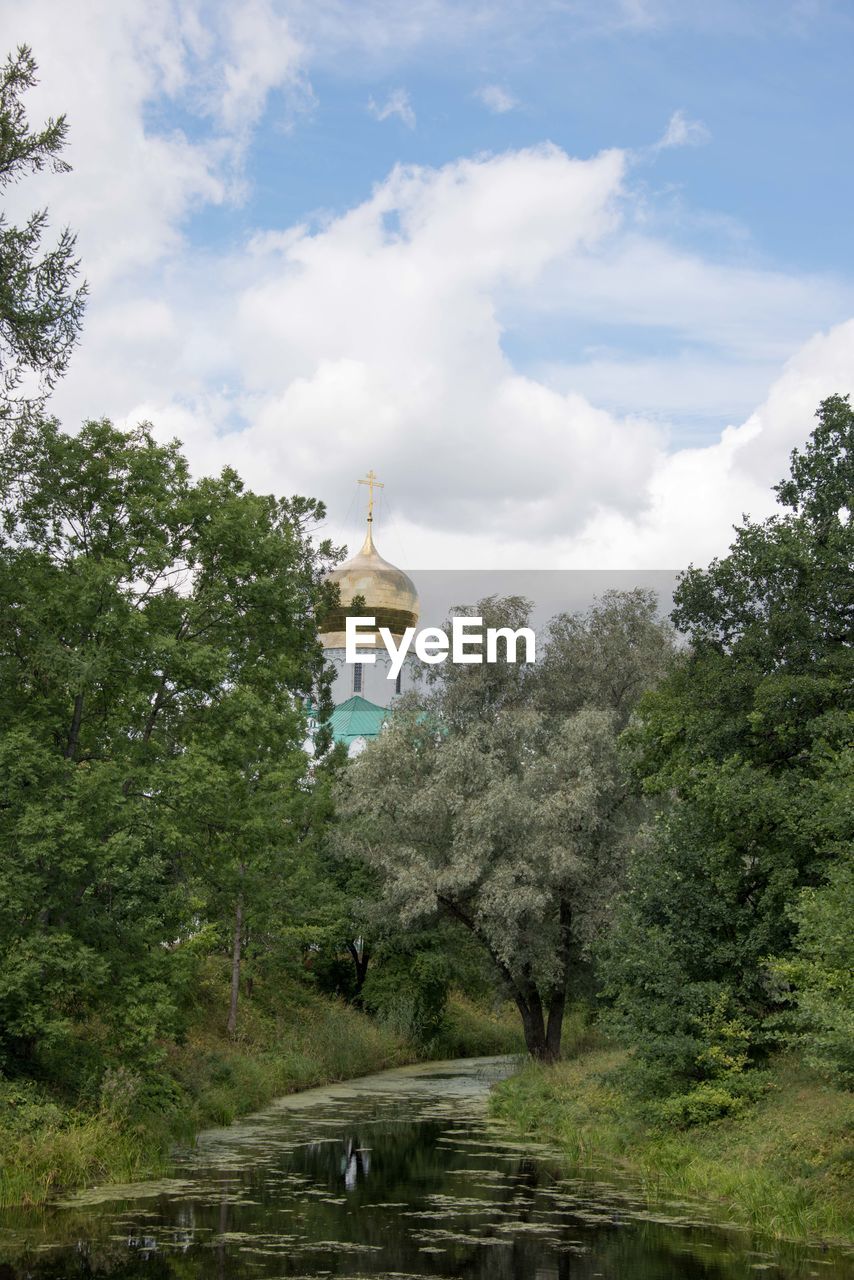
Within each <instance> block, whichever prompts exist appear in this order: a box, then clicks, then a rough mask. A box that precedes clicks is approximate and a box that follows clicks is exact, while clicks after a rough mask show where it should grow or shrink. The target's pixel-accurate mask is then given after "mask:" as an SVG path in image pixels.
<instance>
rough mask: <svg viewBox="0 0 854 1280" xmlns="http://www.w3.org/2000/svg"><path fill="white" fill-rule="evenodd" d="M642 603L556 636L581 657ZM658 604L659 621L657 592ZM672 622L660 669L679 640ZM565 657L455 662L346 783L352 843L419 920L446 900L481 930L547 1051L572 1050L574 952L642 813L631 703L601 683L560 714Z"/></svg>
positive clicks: (510, 614) (397, 907)
mask: <svg viewBox="0 0 854 1280" xmlns="http://www.w3.org/2000/svg"><path fill="white" fill-rule="evenodd" d="M639 607H640V601H639V600H638V598H637V597H636V596H633V597H630V598H626V599H622V600H621V598H620V597H618V596H616V595H615V596H612V597H609V599H608V601H607V602H605V603H604V605H603V606H600V608H599V610H598V611H597V610H594V611H592V612H591V613H590V614H589V615H588V616H587V617H586V618H585V619H578V620H576V623H575V624H573V627H570V626H569V625H568V624H567V625H566V626H564V627H562V628H557V631H558V632H559V636H560V638H559V640H558V641H556V644H559V645H560V646H562V652H563V656H564V657H565V658H566V659H567V660H568V657H569V655H568V650H569V647H570V644H571V641H570V638H569V637H570V635H572V636H575V637H577V639H578V642H579V644H581V643H583V644H587V643H589V642H590V641H591V636H592V635H593V634H594V633H596V632H597V631H601V632H604V630H606V629H608V630H609V631H610V632H612V633H613V634H618V633H622V634H623V635H625V634H627V632H628V630H629V628H627V627H625V626H624V625H623V624H624V623H625V620H626V616H627V614H629V613H631V612H632V611H635V610H637V609H638V608H639ZM643 608H644V609H645V611H646V616H647V618H648V619H649V620H650V622H651V623H652V621H653V620H654V601H653V600H652V599H651V598H649V597H647V598H646V600H645V602H644V603H643ZM467 612H473V613H477V614H478V615H479V616H482V617H484V619H485V622H486V624H487V625H490V626H495V625H501V626H512V627H514V628H516V627H518V626H520V625H524V624H525V623H526V622H527V605H526V602H524V601H522V600H519V599H517V598H508V599H507V600H496V599H489V600H483V601H481V602H480V603H479V604H478V605H477V606H476V607H475V608H474V609H472V610H469V611H467ZM615 624H617V625H616V626H615ZM658 636H659V648H656V649H655V650H654V652H655V659H656V661H655V663H654V664H653V666H654V667H656V668H657V665H658V663H659V662H660V660H661V652H660V651H666V650H667V649H668V648H669V640H668V637H667V635H666V633H665V632H664V631H662V630H661V629H659V630H658ZM625 656H626V660H627V661H628V660H629V655H628V653H626V655H625ZM552 658H553V660H552V661H551V662H549V661H548V660H547V661H546V662H545V663H544V666H543V675H542V677H541V678H540V677H537V676H535V674H534V671H532V669H531V668H526V667H524V666H522V665H519V666H516V665H514V664H512V663H500V664H484V665H480V666H456V667H454V666H451V667H449V669H448V670H447V672H446V673H445V674H444V677H443V679H442V680H441V682H439V683H438V684H437V685H436V686H435V691H434V692H433V694H432V695H431V696H427V697H426V698H425V699H423V700H420V701H419V700H414V701H410V702H409V704H408V705H406V704H403V705H401V708H400V709H399V710H398V711H397V712H396V714H395V716H394V717H393V719H392V721H391V723H390V725H389V727H388V728H387V729H386V730H385V731H384V732H383V734H382V735H381V736H380V737H379V739H378V740H377V741H376V742H374V743H372V744H371V745H370V747H369V748H368V749H367V750H366V751H364V752H363V753H362V755H361V756H359V757H358V759H357V760H356V761H355V762H353V764H352V765H351V766H350V767H349V769H348V770H347V771H346V772H345V774H344V775H343V778H342V782H341V786H340V789H339V806H340V819H341V822H340V830H341V833H342V834H341V843H342V848H343V850H344V851H345V852H346V853H348V854H350V855H351V856H352V855H353V854H356V855H358V856H361V857H362V858H364V859H365V860H366V861H367V862H368V863H369V864H370V865H371V866H373V867H375V868H376V869H377V871H378V872H379V873H380V876H381V879H382V882H383V884H384V889H385V895H386V900H387V902H388V903H389V905H390V907H391V908H392V909H393V910H394V912H395V913H396V914H397V916H398V918H399V919H400V920H401V921H402V922H403V923H404V924H407V923H411V922H414V921H417V920H429V919H430V917H431V916H434V915H435V914H436V913H441V914H443V915H445V916H446V917H448V918H449V919H452V920H454V921H456V922H457V924H458V925H459V926H461V927H463V928H465V929H467V930H468V931H470V933H471V934H472V935H473V936H474V937H475V938H477V940H478V941H479V943H480V944H481V945H482V946H483V947H484V948H485V949H486V951H487V952H488V954H489V956H490V957H491V959H492V961H493V963H494V965H495V967H496V969H497V970H498V972H499V973H500V975H501V977H502V979H503V981H504V983H505V985H506V988H507V990H508V992H509V994H510V995H511V996H512V998H513V1000H514V1001H515V1003H516V1005H517V1008H518V1009H519V1013H520V1016H521V1018H522V1023H523V1027H524V1031H525V1039H526V1044H527V1046H528V1049H529V1051H530V1052H531V1053H532V1054H533V1055H535V1056H536V1057H538V1058H543V1059H554V1058H557V1057H558V1056H559V1055H560V1045H561V1031H562V1025H563V1015H564V1009H565V1005H566V999H567V992H568V987H569V982H570V977H571V969H572V965H573V961H574V958H575V956H576V955H577V951H578V948H579V947H583V946H584V945H586V944H588V943H589V942H590V940H591V938H592V937H593V936H594V935H595V933H596V932H597V930H598V929H599V928H600V927H601V924H602V920H603V918H604V917H605V916H606V915H607V909H608V903H609V900H610V897H611V895H612V893H613V892H614V890H615V887H616V885H617V883H618V882H619V879H620V875H621V871H622V865H623V859H624V856H625V851H626V848H627V843H628V840H629V838H630V836H631V833H632V832H633V830H634V827H635V825H636V821H637V802H636V800H635V799H634V798H633V797H632V795H631V794H630V790H629V788H628V787H627V785H626V780H625V777H624V774H623V771H622V769H621V766H620V762H619V758H618V751H617V732H618V725H619V722H618V718H617V715H616V713H615V712H614V710H613V709H612V708H611V707H606V706H602V705H601V704H600V705H597V702H596V701H595V699H597V698H598V697H599V694H600V689H599V687H598V686H594V687H587V688H586V689H585V693H587V695H588V698H589V699H591V700H587V699H585V697H584V696H581V697H579V699H578V705H577V706H576V707H575V708H574V709H573V710H572V712H571V713H570V714H567V715H565V716H562V715H559V714H557V715H554V716H553V715H551V714H550V712H551V707H552V705H556V706H557V705H559V699H560V696H561V692H562V691H561V687H560V686H561V680H562V674H561V673H562V670H563V665H562V662H561V661H559V660H558V656H557V654H556V653H555V654H553V655H552ZM582 666H583V663H582V662H581V661H580V660H579V662H578V669H579V670H580V669H581V667H582ZM550 679H554V680H555V684H554V685H553V686H550V685H549V680H550ZM550 688H551V693H552V695H553V697H552V699H550V698H549V690H550Z"/></svg>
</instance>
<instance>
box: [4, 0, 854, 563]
mask: <svg viewBox="0 0 854 1280" xmlns="http://www.w3.org/2000/svg"><path fill="white" fill-rule="evenodd" d="M0 14H2V15H3V16H4V29H5V30H7V31H8V32H9V33H10V36H9V41H8V42H9V43H10V44H11V43H13V42H14V41H16V40H22V39H23V40H26V41H28V42H29V43H30V44H31V45H32V46H33V48H34V51H35V54H36V57H37V59H38V60H39V62H40V65H41V70H42V83H41V85H40V86H39V89H38V91H37V93H36V95H35V96H34V99H33V107H34V111H41V112H42V113H43V114H46V113H47V112H48V111H52V112H56V111H59V110H65V111H67V113H68V115H69V119H70V123H71V129H72V145H71V152H70V158H71V160H72V163H73V165H74V173H73V174H72V175H70V177H69V178H67V179H62V180H57V179H54V178H51V179H50V180H39V181H38V183H37V184H36V186H35V187H32V188H30V190H29V191H28V192H27V193H23V192H22V193H16V195H15V199H16V200H25V199H29V200H30V201H33V200H36V199H38V198H40V197H41V193H42V192H43V193H44V200H45V202H46V203H48V204H49V205H50V207H51V209H52V211H54V212H55V215H56V217H57V219H58V220H67V221H68V222H69V223H70V224H71V225H72V226H73V227H75V228H76V229H77V231H78V234H79V243H80V247H81V254H82V258H83V263H84V268H85V270H86V273H87V275H88V277H89V279H90V283H91V287H92V294H91V303H90V308H89V317H88V322H87V328H86V334H85V336H84V340H83V344H82V346H81V349H80V351H79V353H78V355H77V357H76V359H75V362H74V365H73V367H72V370H71V372H70V374H69V376H68V378H67V379H66V382H65V383H64V384H63V386H62V388H61V389H60V391H59V392H58V393H57V399H56V408H57V411H58V412H59V413H60V414H61V415H62V417H63V418H64V419H66V420H68V422H69V425H73V423H74V421H77V420H79V419H80V418H81V417H84V416H87V415H93V414H101V413H108V414H110V415H112V416H114V417H115V418H117V420H119V421H123V422H124V421H127V422H130V421H133V420H136V419H138V418H139V417H141V416H145V417H149V418H150V419H151V420H152V421H153V422H154V423H155V425H156V427H157V428H158V430H161V431H162V432H163V433H164V434H173V433H177V434H179V435H180V436H181V437H182V438H183V439H184V441H185V444H186V447H187V450H188V453H189V455H190V458H191V461H192V462H193V465H194V466H196V468H197V469H211V468H215V467H217V466H220V465H223V464H224V463H226V462H227V463H230V464H233V465H236V466H237V467H238V469H240V470H242V471H243V472H244V474H245V475H246V477H247V480H248V481H249V483H252V484H254V485H257V486H265V487H270V486H276V487H278V488H280V489H281V490H283V491H288V490H294V489H302V490H304V491H305V490H308V491H311V492H315V493H318V494H319V496H321V497H324V498H325V499H326V500H327V501H328V503H329V506H330V511H331V513H333V515H332V519H331V526H332V528H333V531H334V532H336V533H337V532H341V533H348V532H349V531H348V530H346V529H344V528H343V525H341V524H340V523H338V524H336V519H337V517H336V516H335V515H334V513H335V512H339V511H341V510H342V509H344V508H345V507H349V506H350V499H351V498H352V496H353V492H354V482H355V478H356V475H357V474H361V473H362V472H364V470H366V469H367V467H368V466H373V467H374V468H375V469H376V470H378V471H382V472H383V473H384V474H385V476H386V478H387V480H388V483H389V495H391V494H392V493H393V494H394V495H395V502H394V504H393V506H394V508H395V509H396V510H397V511H398V512H399V517H398V521H397V523H396V525H395V526H394V528H391V527H390V528H389V531H388V532H389V537H390V538H391V539H392V541H394V539H395V538H397V539H398V540H399V541H401V542H407V543H408V544H409V545H410V546H415V547H416V548H418V553H419V555H420V556H421V558H422V560H423V565H422V567H440V566H441V565H442V564H450V563H453V564H456V563H457V562H458V560H459V557H460V555H463V556H465V557H466V558H467V560H468V562H470V563H471V564H472V565H473V566H476V567H489V566H490V565H493V564H494V565H498V564H503V565H506V564H510V563H512V564H515V565H518V566H519V567H528V566H530V565H531V564H533V563H536V564H543V563H545V564H549V565H554V566H556V567H567V566H579V565H581V566H584V567H593V566H594V565H595V566H596V567H604V566H605V565H609V566H611V567H624V566H627V565H628V564H630V563H637V564H639V565H643V566H644V567H648V568H662V567H670V565H672V564H674V563H677V559H676V557H681V556H684V555H686V554H689V555H692V556H694V557H695V558H703V557H706V558H707V557H708V555H710V554H712V553H714V552H715V551H718V550H721V549H723V548H724V546H725V544H726V539H727V531H728V529H729V526H730V525H731V523H732V521H733V520H734V519H737V518H738V517H739V516H740V514H741V512H742V511H743V510H746V509H749V510H751V511H753V512H755V513H757V514H762V513H763V512H764V511H765V510H767V509H768V508H769V505H770V498H769V496H768V495H769V487H770V485H771V484H772V483H773V482H774V481H775V480H776V479H778V478H779V475H780V473H781V470H782V469H783V468H784V466H785V460H786V456H787V454H788V451H789V449H790V448H791V447H792V445H793V444H795V443H799V442H800V441H802V440H803V438H804V436H805V435H806V432H807V431H808V430H809V426H810V420H811V415H812V412H813V411H814V408H815V405H816V403H817V400H818V398H820V396H821V395H823V394H828V393H830V392H831V391H836V390H841V391H845V390H848V389H849V384H850V383H851V382H852V380H854V324H852V321H851V317H852V316H854V269H852V261H851V256H852V249H851V215H850V210H851V208H852V206H854V176H852V167H851V164H850V159H849V154H850V143H849V138H850V134H851V127H852V119H854V113H852V89H851V82H852V77H851V73H850V66H851V59H852V53H854V9H852V7H851V6H850V4H842V3H832V2H831V0H800V2H798V3H791V2H789V0H779V2H778V3H773V4H772V3H749V2H748V3H742V4H733V3H730V2H729V0H721V2H720V3H712V4H708V3H707V4H699V3H691V2H688V3H685V2H684V0H683V2H682V3H675V2H670V0H600V3H593V2H592V0H567V2H562V0H545V2H541V3H534V4H528V5H524V4H522V3H518V2H517V0H492V2H491V3H477V2H476V0H472V2H471V3H467V4H457V3H449V2H448V0H409V3H394V2H392V0H362V2H361V3H358V4H357V3H355V2H351V0H312V3H305V2H303V0H244V2H243V3H240V4H234V3H231V4H227V3H225V0H150V3H144V2H143V0H78V2H77V3H75V5H74V6H69V7H68V8H67V9H66V8H57V6H56V5H55V4H52V3H51V2H50V0H32V3H31V4H30V5H28V6H27V7H26V11H24V10H23V8H22V6H20V5H15V4H13V3H11V0H0ZM80 67H85V72H84V73H83V74H80V73H79V68H80ZM452 460H455V461H453V465H451V464H452ZM449 471H452V472H453V474H454V478H453V479H448V474H449ZM461 476H462V477H464V479H463V480H461V479H460V477H461Z"/></svg>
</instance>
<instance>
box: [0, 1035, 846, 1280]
mask: <svg viewBox="0 0 854 1280" xmlns="http://www.w3.org/2000/svg"><path fill="white" fill-rule="evenodd" d="M510 1065H511V1064H509V1063H508V1062H507V1061H505V1060H499V1059H495V1060H480V1061H475V1062H467V1063H456V1064H452V1065H451V1066H448V1065H446V1066H445V1067H444V1068H437V1067H428V1068H425V1067H421V1068H409V1069H405V1070H403V1071H398V1072H387V1073H385V1074H383V1075H381V1076H375V1077H371V1078H369V1079H367V1080H364V1081H361V1082H357V1083H356V1084H353V1085H342V1086H339V1087H337V1088H334V1089H330V1090H315V1091H313V1092H312V1093H310V1094H303V1095H300V1096H299V1097H297V1098H293V1099H286V1100H282V1101H281V1102H280V1103H278V1104H276V1105H274V1106H273V1107H270V1108H269V1109H267V1110H266V1111H264V1112H261V1113H259V1114H257V1115H256V1116H252V1117H250V1118H248V1119H247V1120H246V1121H244V1122H242V1123H239V1124H237V1125H234V1126H231V1128H229V1129H224V1130H217V1131H212V1132H209V1133H207V1134H205V1135H203V1136H202V1138H201V1139H200V1140H199V1142H198V1144H197V1145H196V1147H195V1148H194V1149H193V1150H192V1151H187V1152H184V1153H183V1154H181V1155H180V1156H179V1158H178V1160H177V1162H176V1166H175V1169H174V1170H173V1176H172V1177H171V1178H168V1179H164V1180H161V1181H160V1182H150V1183H145V1184H139V1185H136V1186H130V1187H124V1188H110V1189H103V1190H101V1191H97V1190H96V1191H90V1192H86V1193H84V1194H83V1195H81V1196H79V1197H75V1198H74V1199H73V1200H71V1201H69V1202H66V1203H65V1204H63V1205H61V1206H55V1207H53V1208H52V1209H50V1210H48V1211H43V1212H41V1213H25V1212H23V1211H17V1212H15V1213H7V1214H5V1215H0V1257H6V1258H8V1259H9V1261H8V1262H7V1263H6V1264H5V1265H2V1264H0V1280H23V1277H28V1280H59V1278H60V1277H63V1278H65V1277H68V1278H69V1280H76V1278H78V1277H79V1278H81V1280H82V1278H83V1277H87V1278H90V1280H91V1278H94V1277H104V1278H105V1280H106V1278H107V1277H109V1278H110V1280H119V1278H121V1277H128V1278H130V1277H146V1278H147V1280H160V1278H161V1277H162V1278H163V1280H166V1278H168V1280H178V1278H179V1277H180V1278H186V1280H196V1278H199V1280H200V1278H201V1277H209V1276H214V1277H216V1278H217V1280H248V1278H249V1277H252V1278H253V1280H254V1278H255V1277H259V1278H262V1280H263V1278H264V1277H270V1278H271V1280H272V1278H273V1277H276V1278H277V1280H286V1278H288V1280H308V1278H309V1277H312V1278H315V1277H321V1276H323V1277H338V1278H340V1280H367V1278H368V1277H371V1278H373V1280H380V1278H384V1280H391V1277H394V1280H427V1277H430V1278H431V1280H433V1278H436V1277H467V1278H470V1280H598V1278H599V1277H602V1278H604V1280H611V1278H612V1280H625V1278H626V1277H632V1278H633V1280H676V1278H677V1277H678V1278H679V1280H737V1278H746V1277H748V1276H755V1274H756V1272H757V1271H765V1272H767V1273H768V1274H769V1275H770V1276H775V1277H798V1278H800V1277H807V1276H816V1275H819V1276H822V1277H824V1278H825V1280H841V1277H843V1276H844V1275H846V1274H849V1273H850V1272H849V1270H848V1268H847V1264H846V1259H844V1258H842V1257H840V1256H837V1255H834V1254H830V1253H821V1252H819V1251H817V1250H812V1249H801V1250H797V1249H789V1250H784V1251H776V1252H770V1251H768V1250H763V1249H761V1248H760V1249H754V1248H753V1247H752V1246H751V1242H750V1240H749V1238H748V1237H747V1236H746V1235H745V1234H743V1233H737V1232H734V1231H726V1230H722V1229H720V1228H717V1227H714V1226H712V1225H711V1224H709V1223H707V1222H704V1221H703V1215H702V1214H701V1213H700V1212H699V1211H698V1209H697V1206H694V1205H683V1204H670V1205H665V1206H658V1207H657V1208H656V1209H655V1210H651V1209H650V1208H649V1206H648V1205H647V1204H646V1203H645V1202H644V1201H643V1200H642V1199H640V1198H639V1197H638V1196H637V1195H636V1194H635V1193H634V1191H633V1190H632V1188H631V1187H630V1186H628V1185H623V1186H619V1185H614V1183H613V1182H603V1181H598V1180H597V1179H596V1176H595V1174H593V1173H591V1172H590V1171H586V1172H585V1173H583V1174H582V1173H579V1175H578V1176H576V1177H567V1176H566V1175H565V1172H564V1171H563V1170H562V1168H561V1165H560V1163H559V1162H558V1160H557V1158H556V1153H553V1152H549V1150H548V1149H546V1148H544V1147H542V1146H537V1145H535V1144H530V1143H519V1142H514V1141H512V1140H511V1139H510V1138H509V1137H508V1136H507V1134H506V1133H505V1132H503V1131H502V1130H500V1129H499V1128H497V1127H496V1126H495V1125H494V1124H492V1123H490V1122H489V1121H488V1120H487V1118H486V1115H485V1099H486V1094H487V1090H488V1086H489V1084H490V1083H491V1081H493V1080H494V1079H497V1078H498V1077H499V1076H501V1075H503V1074H506V1072H507V1071H508V1070H509V1069H510Z"/></svg>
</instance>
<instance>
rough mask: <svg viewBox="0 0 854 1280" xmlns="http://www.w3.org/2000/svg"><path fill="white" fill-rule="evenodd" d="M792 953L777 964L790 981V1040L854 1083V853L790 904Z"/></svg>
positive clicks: (822, 1067) (827, 1069)
mask: <svg viewBox="0 0 854 1280" xmlns="http://www.w3.org/2000/svg"><path fill="white" fill-rule="evenodd" d="M791 914H792V919H793V921H794V923H795V924H796V926H797V935H796V938H795V944H794V949H793V951H792V954H791V955H790V956H789V957H788V958H787V959H783V960H780V961H779V962H778V964H777V965H776V966H775V968H776V971H777V973H779V974H780V975H781V976H782V977H783V978H784V979H786V980H787V981H788V982H789V983H791V985H792V987H793V989H794V1001H795V1014H794V1023H795V1034H794V1036H793V1040H794V1043H796V1044H797V1045H799V1046H800V1047H801V1048H802V1049H803V1050H804V1053H805V1056H806V1059H807V1061H808V1062H810V1063H812V1064H813V1065H814V1066H816V1067H818V1068H819V1069H820V1070H822V1071H825V1072H826V1073H827V1074H828V1075H830V1077H831V1078H832V1079H834V1080H835V1081H836V1082H837V1083H839V1084H841V1085H844V1086H845V1087H847V1088H849V1089H850V1088H852V1086H854V930H852V927H851V922H852V920H854V858H852V857H851V856H850V855H848V856H847V857H843V858H840V860H839V862H837V863H835V864H834V865H833V866H832V867H831V868H830V869H829V871H828V874H827V879H826V882H825V883H824V884H822V885H820V886H819V887H818V888H808V889H803V890H802V891H801V893H800V895H799V897H798V900H797V902H796V904H795V906H794V908H793V910H792V913H791Z"/></svg>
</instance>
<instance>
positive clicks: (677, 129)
mask: <svg viewBox="0 0 854 1280" xmlns="http://www.w3.org/2000/svg"><path fill="white" fill-rule="evenodd" d="M711 136H712V135H711V133H710V132H709V130H708V128H707V127H706V126H705V125H704V124H703V122H702V120H691V119H690V118H689V117H688V116H686V114H685V112H684V111H682V110H679V111H674V112H673V115H672V116H671V117H670V119H669V120H668V122H667V128H666V129H665V130H664V133H663V134H662V135H661V137H660V138H659V139H658V142H656V143H655V148H654V149H655V150H657V151H662V150H665V149H668V148H670V147H702V146H704V145H705V144H706V143H707V142H708V141H709V140H710V139H711Z"/></svg>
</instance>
